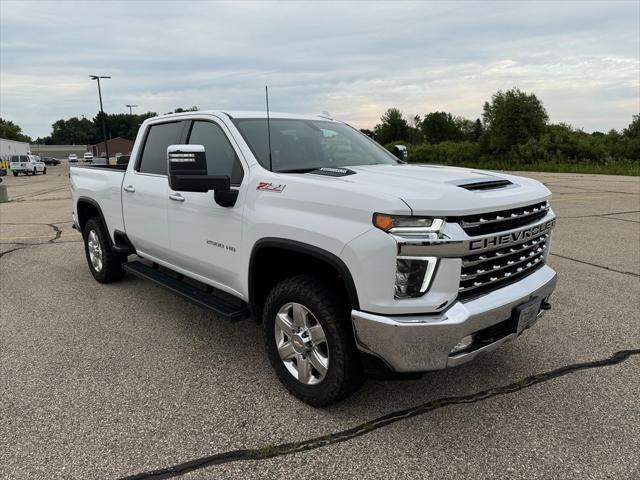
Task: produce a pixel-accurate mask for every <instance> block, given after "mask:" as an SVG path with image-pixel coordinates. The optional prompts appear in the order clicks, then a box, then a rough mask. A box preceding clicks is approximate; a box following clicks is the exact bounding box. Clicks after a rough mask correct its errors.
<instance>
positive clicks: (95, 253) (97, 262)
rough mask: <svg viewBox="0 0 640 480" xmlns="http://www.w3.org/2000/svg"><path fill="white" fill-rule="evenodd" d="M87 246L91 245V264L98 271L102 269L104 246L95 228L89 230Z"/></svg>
mask: <svg viewBox="0 0 640 480" xmlns="http://www.w3.org/2000/svg"><path fill="white" fill-rule="evenodd" d="M87 246H88V247H89V259H90V260H91V265H93V268H94V269H95V271H96V272H99V271H101V270H102V247H101V246H100V239H99V238H98V234H97V233H96V231H95V230H91V231H90V232H89V238H88V240H87Z"/></svg>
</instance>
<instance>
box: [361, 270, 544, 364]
mask: <svg viewBox="0 0 640 480" xmlns="http://www.w3.org/2000/svg"><path fill="white" fill-rule="evenodd" d="M555 286H556V272H555V271H554V270H552V269H551V268H550V267H549V266H547V265H545V266H544V267H542V268H540V269H539V270H537V271H535V272H534V273H532V274H530V275H528V276H526V277H525V278H523V279H521V280H520V281H518V282H516V283H514V284H511V285H508V286H505V287H503V288H500V289H497V290H494V291H492V292H491V293H488V294H486V295H483V296H481V297H478V298H475V299H473V300H468V301H458V302H455V303H454V304H453V305H452V306H451V307H450V308H448V309H447V310H446V311H444V312H442V313H439V314H434V315H402V316H383V315H376V314H372V313H366V312H360V311H357V310H353V311H352V312H351V319H352V322H353V329H354V332H355V337H356V343H357V345H358V348H359V349H360V350H361V351H363V352H366V353H369V354H372V355H374V356H376V357H378V358H380V359H381V360H383V361H384V362H385V363H386V364H387V365H388V366H389V367H390V368H391V369H392V370H394V371H396V372H419V371H427V370H440V369H443V368H447V367H454V366H456V365H460V364H462V363H465V362H468V361H469V360H471V359H473V358H474V357H476V356H477V355H479V354H480V353H483V352H487V351H490V350H494V349H495V348H497V347H498V346H500V345H501V344H503V343H505V342H507V341H509V340H512V339H514V338H516V337H517V336H518V332H517V331H511V332H510V333H509V332H507V333H505V335H504V336H501V337H500V338H498V339H496V340H495V341H493V342H491V343H488V344H482V346H479V348H476V349H472V350H471V351H469V352H468V353H461V354H457V355H450V352H451V350H452V349H453V348H454V347H455V346H456V345H457V344H458V342H459V341H460V340H461V339H462V338H463V337H465V336H467V335H472V334H476V333H478V332H482V331H483V330H484V329H488V328H489V327H492V326H495V325H496V324H500V323H501V322H506V321H512V315H513V310H514V308H515V307H517V306H518V305H521V304H523V303H525V302H527V301H528V300H531V299H534V298H539V299H541V300H545V301H546V300H547V299H548V298H549V297H550V296H551V293H552V292H553V290H554V288H555ZM513 321H515V320H513ZM505 325H506V324H505Z"/></svg>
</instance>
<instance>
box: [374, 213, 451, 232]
mask: <svg viewBox="0 0 640 480" xmlns="http://www.w3.org/2000/svg"><path fill="white" fill-rule="evenodd" d="M373 224H374V225H375V226H376V227H378V228H379V229H381V230H384V231H385V232H389V233H397V234H404V235H421V234H425V233H437V232H439V231H440V229H441V228H442V225H443V224H444V220H443V219H442V218H432V217H412V216H402V215H386V214H384V213H374V214H373Z"/></svg>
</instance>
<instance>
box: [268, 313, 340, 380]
mask: <svg viewBox="0 0 640 480" xmlns="http://www.w3.org/2000/svg"><path fill="white" fill-rule="evenodd" d="M274 333H275V340H276V346H277V348H278V353H279V354H280V359H281V360H282V363H284V366H285V367H286V368H287V370H288V371H289V373H290V374H291V375H293V377H294V378H296V379H297V380H298V381H299V382H300V383H303V384H305V385H316V384H318V383H320V382H322V380H324V377H325V375H326V374H327V370H328V369H329V345H328V344H327V338H326V336H325V333H324V330H323V329H322V325H320V322H318V320H317V319H316V318H315V317H314V316H313V313H311V312H310V311H309V309H307V308H306V307H305V306H304V305H301V304H300V303H293V302H292V303H287V304H285V305H284V306H283V307H282V308H280V310H279V311H278V314H277V315H276V321H275V324H274Z"/></svg>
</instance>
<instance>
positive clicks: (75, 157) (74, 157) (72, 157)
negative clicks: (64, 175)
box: [69, 153, 78, 163]
mask: <svg viewBox="0 0 640 480" xmlns="http://www.w3.org/2000/svg"><path fill="white" fill-rule="evenodd" d="M69 161H70V162H72V163H75V162H77V161H78V155H76V154H75V153H70V154H69Z"/></svg>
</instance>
